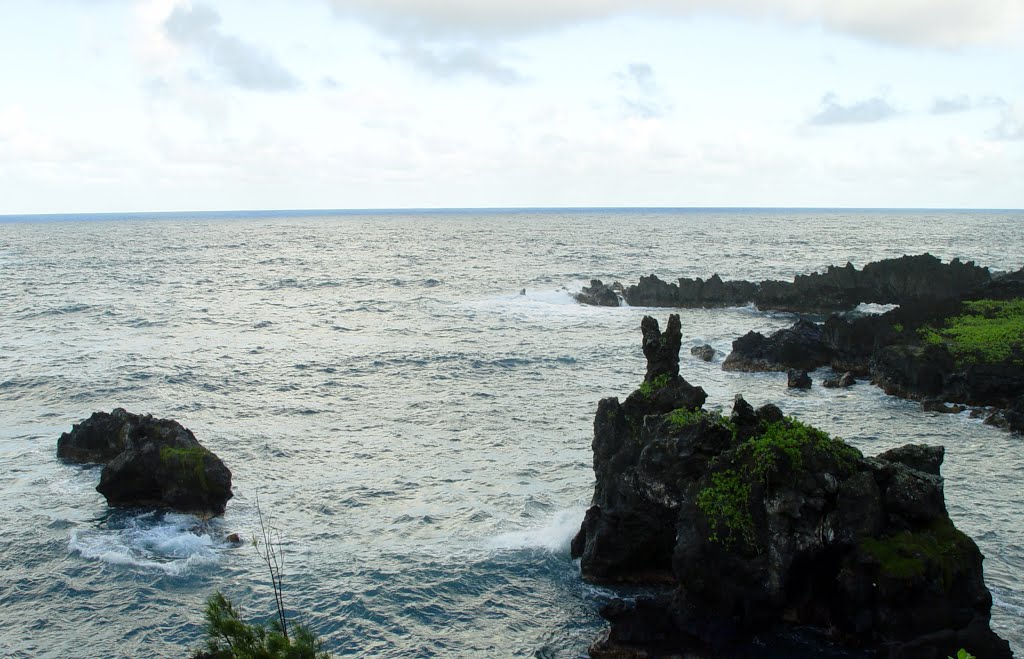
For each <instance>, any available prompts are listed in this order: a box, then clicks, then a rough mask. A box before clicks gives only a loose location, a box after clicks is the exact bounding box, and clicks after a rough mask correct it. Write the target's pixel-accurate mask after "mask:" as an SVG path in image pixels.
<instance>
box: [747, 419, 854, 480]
mask: <svg viewBox="0 0 1024 659" xmlns="http://www.w3.org/2000/svg"><path fill="white" fill-rule="evenodd" d="M807 446H809V447H810V448H811V450H813V451H815V452H817V453H822V454H825V455H828V456H831V457H832V458H833V459H834V460H835V461H836V462H837V463H838V464H839V466H840V468H842V469H844V470H849V469H851V468H852V467H853V465H854V463H855V462H856V460H857V458H859V457H860V451H858V450H857V449H855V448H853V447H852V446H850V445H849V444H847V443H846V442H844V441H843V440H841V439H839V438H832V437H829V435H828V433H826V432H824V431H822V430H818V429H817V428H814V427H812V426H809V425H807V424H805V423H801V422H800V421H797V420H796V419H794V418H792V417H786V418H785V419H784V420H782V421H776V422H774V423H770V424H768V425H767V426H765V427H764V429H763V431H762V432H761V434H760V435H758V436H756V437H752V438H751V439H749V440H748V441H747V442H746V443H744V444H743V446H741V447H740V451H741V453H749V454H750V455H751V457H752V458H753V462H754V473H756V474H757V475H758V476H759V477H760V478H761V481H762V482H764V483H767V482H768V475H769V474H770V473H771V472H773V471H775V469H776V468H777V467H778V460H779V456H783V457H785V458H786V460H787V461H788V462H789V466H790V468H791V469H793V470H795V471H799V470H801V469H803V468H804V458H803V450H804V447H807Z"/></svg>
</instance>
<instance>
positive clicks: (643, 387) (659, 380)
mask: <svg viewBox="0 0 1024 659" xmlns="http://www.w3.org/2000/svg"><path fill="white" fill-rule="evenodd" d="M671 380H672V376H670V375H669V374H668V373H662V374H661V375H659V376H658V377H656V378H654V379H653V380H651V381H650V382H648V381H646V380H645V381H644V382H642V383H641V384H640V394H641V395H642V396H643V397H644V398H650V397H651V396H653V395H654V392H656V391H658V390H659V389H663V388H664V387H665V386H666V385H667V384H668V383H669V382H670V381H671Z"/></svg>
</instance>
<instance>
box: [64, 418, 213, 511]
mask: <svg viewBox="0 0 1024 659" xmlns="http://www.w3.org/2000/svg"><path fill="white" fill-rule="evenodd" d="M57 456H58V457H59V458H61V459H62V460H66V461H68V462H76V463H103V464H104V465H105V466H104V467H103V472H102V473H101V474H100V483H99V485H97V486H96V490H97V491H98V492H99V493H100V494H102V495H103V496H104V497H106V499H107V503H108V504H110V505H111V506H165V507H168V508H173V509H175V510H179V511H183V512H189V513H198V514H212V515H220V514H222V513H223V512H224V507H225V505H226V504H227V501H228V499H230V498H231V497H232V492H231V472H230V471H229V470H228V468H227V467H226V466H225V465H224V463H223V462H222V461H221V460H220V458H218V457H217V456H216V455H214V454H213V452H211V451H209V450H208V449H206V448H204V447H203V446H202V445H201V444H200V443H199V442H198V441H197V440H196V438H195V436H194V435H193V434H192V431H190V430H189V429H188V428H185V427H183V426H182V425H181V424H180V423H178V422H177V421H173V420H170V419H156V418H153V416H151V415H144V416H143V415H139V414H132V413H130V412H127V411H125V410H123V409H121V408H117V409H115V410H114V411H113V412H111V413H110V414H107V413H106V412H95V413H93V414H92V416H90V417H89V418H88V419H86V420H85V421H82V422H81V423H78V424H75V425H74V427H73V428H72V429H71V432H67V433H64V434H62V435H61V436H60V439H58V440H57Z"/></svg>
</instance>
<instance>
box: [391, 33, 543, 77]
mask: <svg viewBox="0 0 1024 659" xmlns="http://www.w3.org/2000/svg"><path fill="white" fill-rule="evenodd" d="M384 55H385V57H388V58H391V59H399V60H403V61H405V62H408V63H409V64H412V65H413V66H414V67H416V68H417V69H419V70H420V71H422V72H424V73H426V74H427V75H430V76H433V77H435V78H440V79H445V78H457V77H461V76H475V77H480V78H484V79H485V80H490V81H491V82H495V83H498V84H501V85H512V84H516V83H520V82H523V81H525V77H524V76H523V75H522V74H520V73H519V72H518V71H516V70H515V69H514V68H512V67H511V66H508V65H507V64H504V63H502V62H501V61H500V60H499V59H498V58H497V57H495V56H494V55H492V54H490V53H489V52H487V50H486V49H484V48H482V47H479V46H476V45H472V44H471V45H448V44H430V43H424V42H422V41H420V40H417V39H405V40H402V41H400V42H399V43H398V47H397V48H396V49H394V50H389V51H386V52H385V53H384Z"/></svg>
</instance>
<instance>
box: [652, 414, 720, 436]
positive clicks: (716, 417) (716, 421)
mask: <svg viewBox="0 0 1024 659" xmlns="http://www.w3.org/2000/svg"><path fill="white" fill-rule="evenodd" d="M666 419H667V421H668V425H669V427H670V428H672V429H673V430H683V429H684V428H688V427H689V426H692V425H696V424H698V423H700V422H701V421H706V422H707V423H708V424H711V425H718V426H722V427H723V428H725V429H726V430H728V431H729V432H730V433H732V434H733V436H735V435H736V424H734V423H733V422H732V421H730V420H729V419H727V418H725V417H724V416H722V413H721V412H705V411H704V410H701V409H696V410H689V409H686V408H685V407H680V408H679V409H675V410H672V411H671V412H669V413H668V416H667V417H666Z"/></svg>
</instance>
